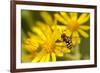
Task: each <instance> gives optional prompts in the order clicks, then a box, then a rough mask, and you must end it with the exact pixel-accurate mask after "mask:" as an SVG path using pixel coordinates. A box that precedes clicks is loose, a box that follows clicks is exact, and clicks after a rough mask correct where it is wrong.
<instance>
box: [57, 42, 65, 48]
mask: <svg viewBox="0 0 100 73" xmlns="http://www.w3.org/2000/svg"><path fill="white" fill-rule="evenodd" d="M65 45H66V43H65V42H59V43H56V46H58V47H61V46H62V47H63V46H65Z"/></svg>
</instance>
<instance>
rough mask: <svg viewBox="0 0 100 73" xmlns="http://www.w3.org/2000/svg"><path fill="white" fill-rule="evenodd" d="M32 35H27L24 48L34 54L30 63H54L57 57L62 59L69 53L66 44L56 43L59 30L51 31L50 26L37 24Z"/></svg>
mask: <svg viewBox="0 0 100 73" xmlns="http://www.w3.org/2000/svg"><path fill="white" fill-rule="evenodd" d="M32 30H33V32H34V33H29V35H30V38H28V40H25V42H26V44H25V43H24V44H23V46H24V48H27V49H28V50H29V51H31V52H33V53H32V55H34V53H35V57H33V59H32V60H31V62H48V61H56V59H57V57H63V56H64V53H69V52H70V49H68V48H66V43H64V42H57V40H58V39H59V37H60V32H59V29H57V28H56V29H55V30H52V29H51V27H50V26H48V25H47V24H44V23H42V22H37V26H34V27H33V28H32Z"/></svg>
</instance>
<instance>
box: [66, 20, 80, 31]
mask: <svg viewBox="0 0 100 73" xmlns="http://www.w3.org/2000/svg"><path fill="white" fill-rule="evenodd" d="M68 27H69V29H70V30H71V31H72V32H74V31H77V29H78V28H79V24H78V23H77V22H76V21H72V22H71V23H70V24H69V26H68Z"/></svg>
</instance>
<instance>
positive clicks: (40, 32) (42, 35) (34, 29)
mask: <svg viewBox="0 0 100 73" xmlns="http://www.w3.org/2000/svg"><path fill="white" fill-rule="evenodd" d="M32 30H33V32H35V33H36V34H37V35H38V36H39V37H40V38H41V39H42V40H45V39H46V37H45V36H44V34H43V32H42V31H41V30H40V29H39V28H38V27H33V29H32Z"/></svg>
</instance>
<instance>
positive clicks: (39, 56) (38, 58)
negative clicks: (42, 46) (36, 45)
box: [32, 55, 42, 62]
mask: <svg viewBox="0 0 100 73" xmlns="http://www.w3.org/2000/svg"><path fill="white" fill-rule="evenodd" d="M41 58H42V55H38V56H36V57H35V58H34V59H33V60H32V62H38V61H40V59H41Z"/></svg>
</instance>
